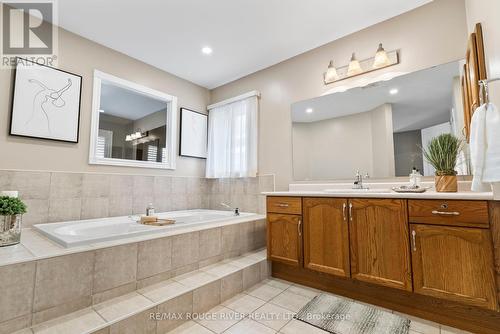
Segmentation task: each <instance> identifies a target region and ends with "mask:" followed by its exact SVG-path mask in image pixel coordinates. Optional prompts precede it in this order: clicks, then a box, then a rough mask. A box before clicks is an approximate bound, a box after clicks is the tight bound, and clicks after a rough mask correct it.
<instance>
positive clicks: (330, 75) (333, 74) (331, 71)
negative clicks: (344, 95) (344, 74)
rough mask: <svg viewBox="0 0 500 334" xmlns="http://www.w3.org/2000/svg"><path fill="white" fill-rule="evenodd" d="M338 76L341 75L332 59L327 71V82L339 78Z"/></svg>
mask: <svg viewBox="0 0 500 334" xmlns="http://www.w3.org/2000/svg"><path fill="white" fill-rule="evenodd" d="M338 78H339V75H338V73H337V69H336V68H335V66H333V61H330V64H328V69H327V70H326V73H325V82H332V81H335V80H337V79H338Z"/></svg>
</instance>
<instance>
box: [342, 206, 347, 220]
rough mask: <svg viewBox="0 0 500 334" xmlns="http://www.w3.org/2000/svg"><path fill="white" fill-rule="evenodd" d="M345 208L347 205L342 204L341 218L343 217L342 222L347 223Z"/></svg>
mask: <svg viewBox="0 0 500 334" xmlns="http://www.w3.org/2000/svg"><path fill="white" fill-rule="evenodd" d="M346 208H347V204H346V203H344V204H342V216H343V217H344V221H347V216H346V215H345V213H346V212H345V210H346Z"/></svg>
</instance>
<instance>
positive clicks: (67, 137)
mask: <svg viewBox="0 0 500 334" xmlns="http://www.w3.org/2000/svg"><path fill="white" fill-rule="evenodd" d="M81 89H82V77H81V76H79V75H76V74H73V73H70V72H66V71H63V70H59V69H56V68H52V67H49V66H45V65H40V64H37V63H35V62H32V61H29V60H27V59H22V58H18V59H17V65H16V70H15V75H14V91H13V97H12V111H11V118H10V135H12V136H21V137H29V138H39V139H49V140H58V141H64V142H70V143H77V142H78V132H79V123H80V98H81Z"/></svg>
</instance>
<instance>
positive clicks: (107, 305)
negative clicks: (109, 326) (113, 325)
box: [94, 292, 153, 322]
mask: <svg viewBox="0 0 500 334" xmlns="http://www.w3.org/2000/svg"><path fill="white" fill-rule="evenodd" d="M152 306H153V302H152V301H151V300H149V299H148V298H146V297H144V296H143V295H141V294H138V293H137V292H133V293H129V294H126V295H123V296H120V297H117V298H113V299H110V300H107V301H105V302H103V303H100V304H97V305H94V310H95V311H96V312H97V313H98V314H99V315H100V316H101V317H103V318H104V320H106V321H108V322H114V321H118V320H121V319H125V318H127V317H129V316H131V315H134V314H136V313H139V312H141V311H143V310H146V309H148V308H150V307H152Z"/></svg>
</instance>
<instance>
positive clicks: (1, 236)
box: [0, 196, 26, 247]
mask: <svg viewBox="0 0 500 334" xmlns="http://www.w3.org/2000/svg"><path fill="white" fill-rule="evenodd" d="M23 213H26V205H25V204H24V203H23V202H22V201H21V200H20V199H19V198H17V197H9V196H1V197H0V247H2V246H9V245H15V244H18V243H19V242H20V241H21V222H22V215H23Z"/></svg>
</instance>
